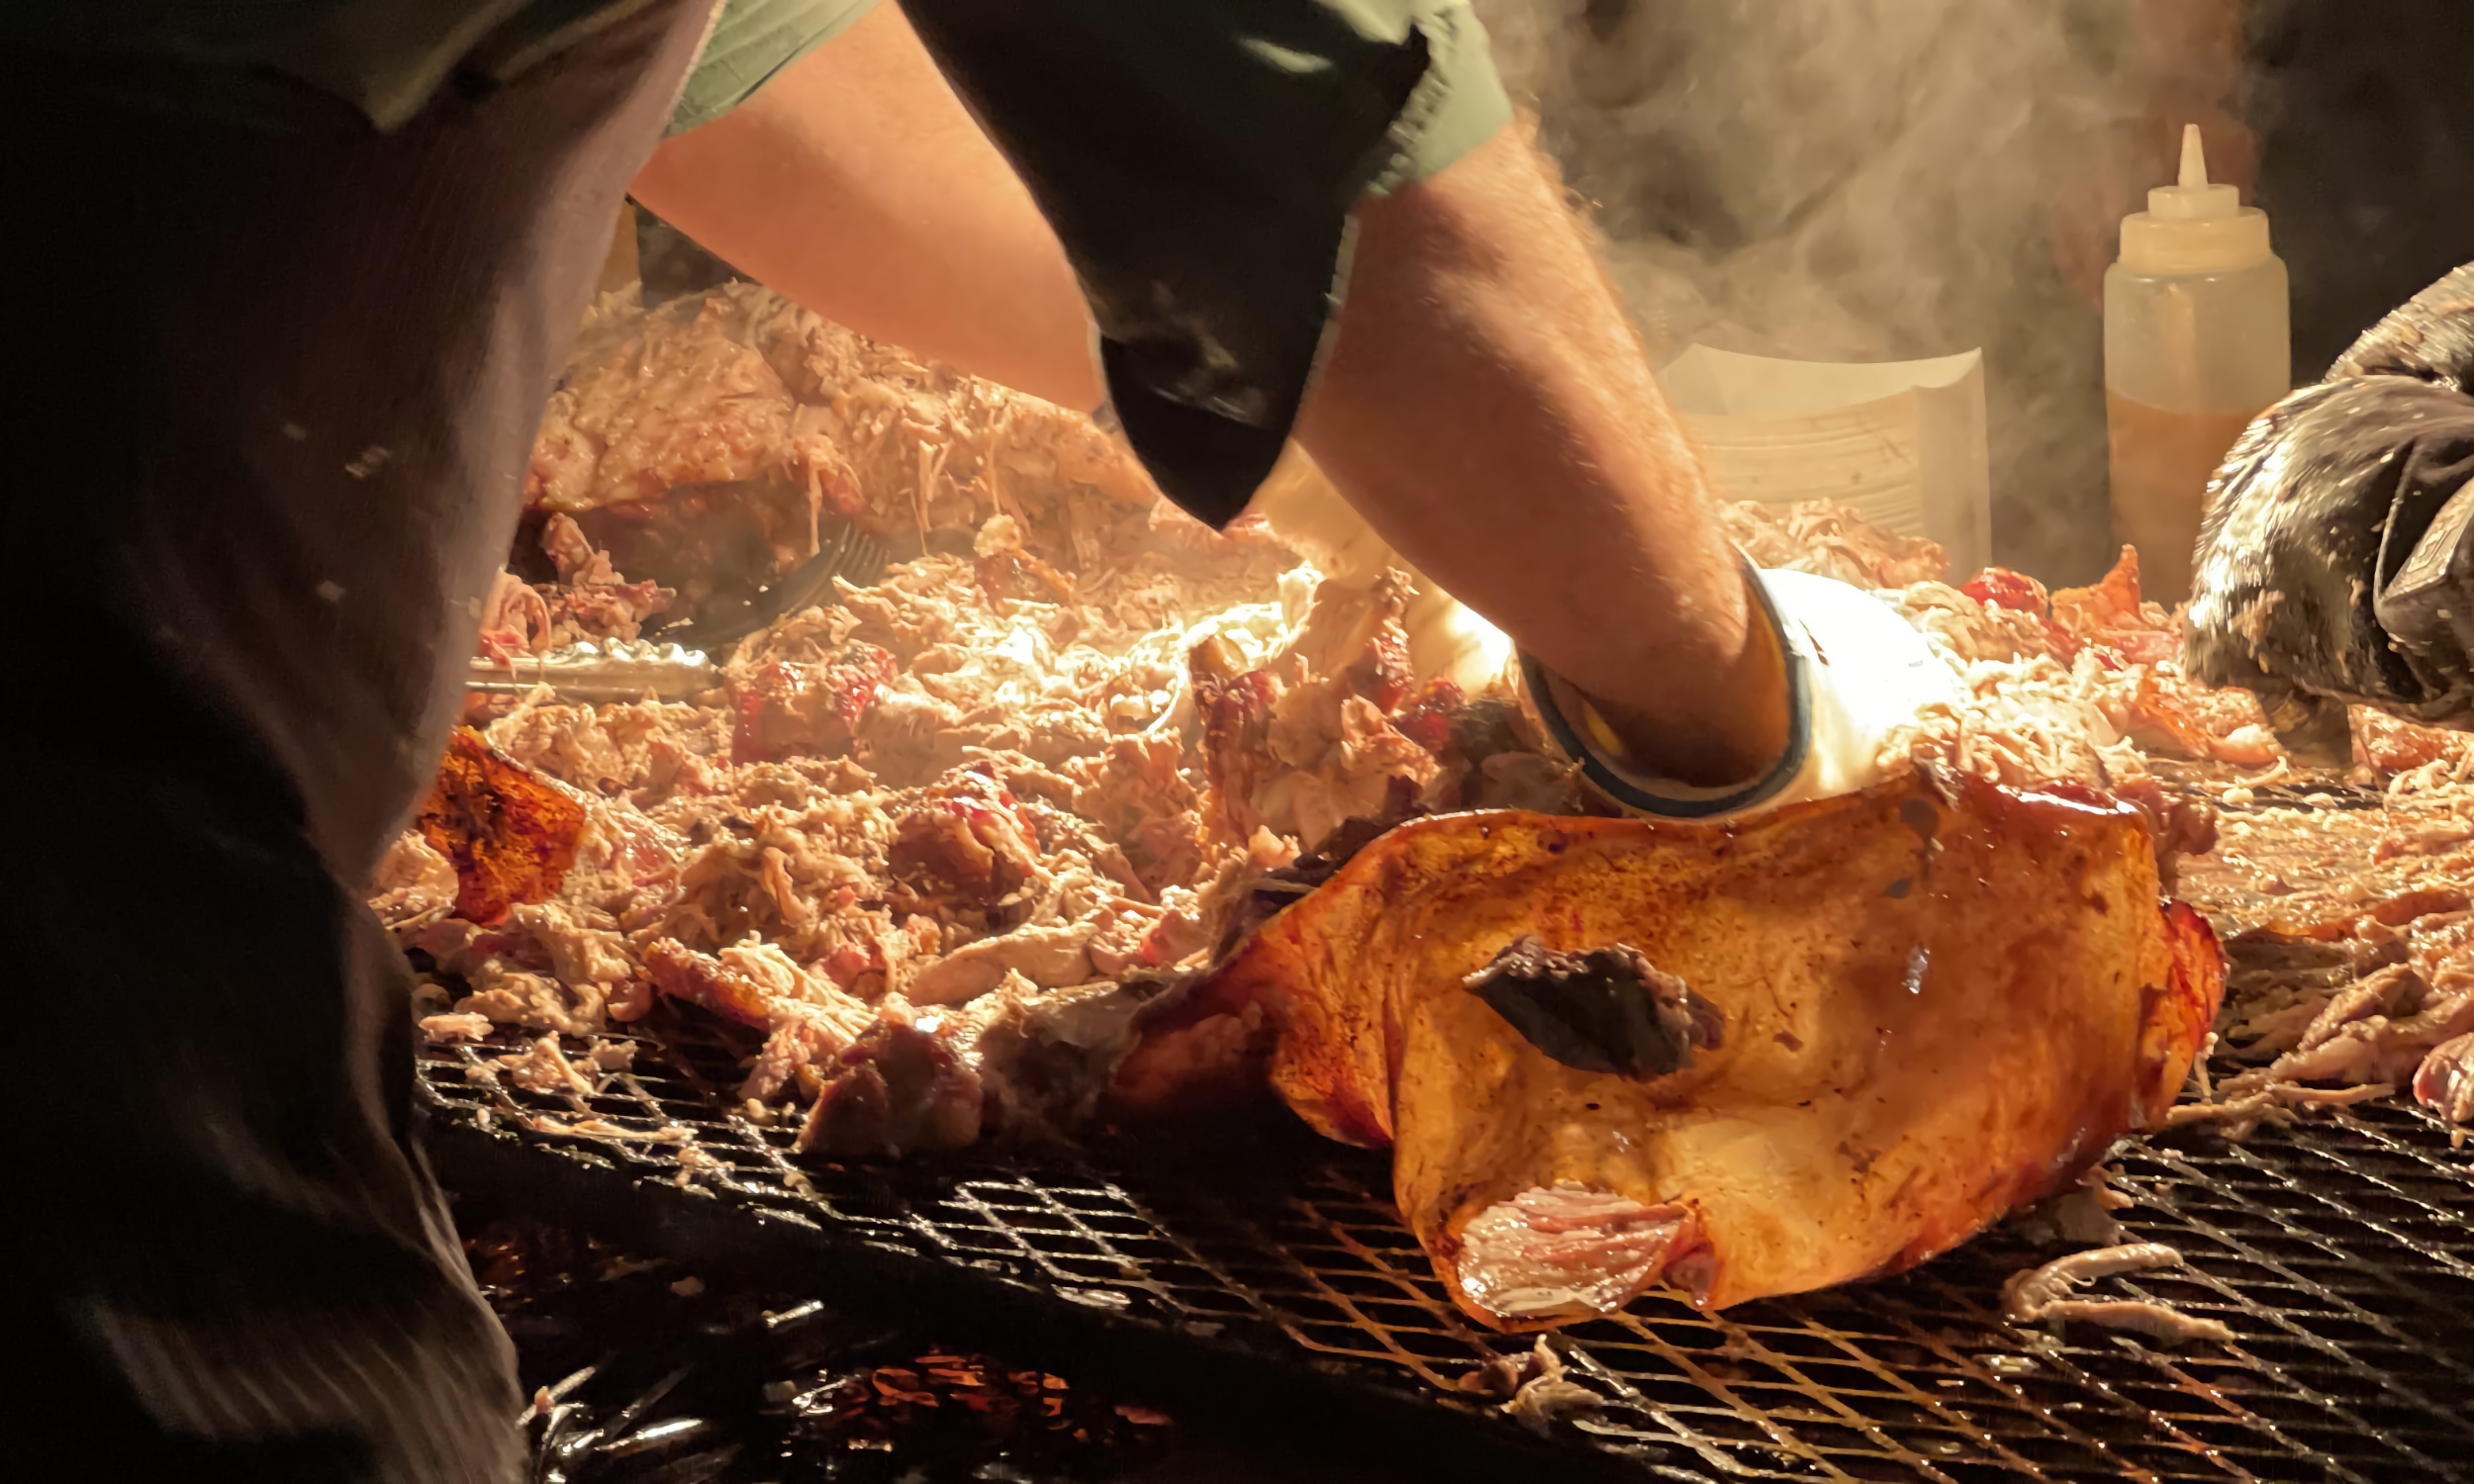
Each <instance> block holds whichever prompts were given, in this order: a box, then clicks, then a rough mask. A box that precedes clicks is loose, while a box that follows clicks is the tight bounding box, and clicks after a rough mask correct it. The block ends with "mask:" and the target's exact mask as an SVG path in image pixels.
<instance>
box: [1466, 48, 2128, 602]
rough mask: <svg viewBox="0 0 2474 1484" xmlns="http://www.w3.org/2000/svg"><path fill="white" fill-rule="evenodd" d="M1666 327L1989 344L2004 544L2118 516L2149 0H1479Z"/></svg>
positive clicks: (2098, 559) (2032, 545)
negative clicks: (2118, 436) (2117, 321)
mask: <svg viewBox="0 0 2474 1484" xmlns="http://www.w3.org/2000/svg"><path fill="white" fill-rule="evenodd" d="M1476 5H1477V9H1478V11H1479V12H1480V14H1481V15H1482V17H1483V18H1484V20H1485V22H1486V24H1487V26H1488V27H1489V29H1490V30H1491V31H1492V33H1493V36H1494V42H1495V54H1496V57H1497V59H1498V61H1499V63H1500V64H1501V66H1502V68H1503V71H1504V73H1505V80H1506V82H1507V83H1508V84H1509V85H1510V86H1511V88H1512V90H1513V93H1514V96H1515V98H1517V99H1520V100H1521V101H1523V102H1524V103H1526V104H1527V105H1528V106H1530V107H1532V108H1534V109H1535V110H1536V111H1537V113H1538V115H1539V119H1540V127H1541V135H1542V138H1543V139H1544V140H1545V142H1546V143H1547V145H1548V147H1549V148H1550V149H1551V150H1552V151H1553V152H1554V153H1555V154H1556V156H1557V157H1558V158H1559V160H1560V161H1561V162H1562V164H1563V166H1564V170H1565V174H1566V177H1567V180H1568V182H1569V184H1570V186H1571V188H1572V189H1573V190H1574V191H1575V192H1576V193H1577V194H1579V195H1580V196H1581V197H1582V198H1584V199H1585V200H1587V201H1588V202H1589V203H1590V204H1591V206H1592V208H1593V211H1594V215H1595V217H1596V220H1597V223H1598V226H1599V229H1600V231H1601V232H1603V233H1604V234H1605V236H1606V238H1607V247H1608V254H1609V257H1610V260H1611V266H1612V268H1613V271H1614V274H1615V277H1616V280H1617V282H1618V283H1619V284H1620V285H1621V286H1622V288H1623V290H1624V293H1625V295H1626V297H1627V299H1628V300H1629V301H1630V303H1631V305H1632V308H1633V311H1634V314H1635V316H1636V318H1637V319H1638V321H1639V322H1640V325H1641V327H1642V331H1643V333H1644V335H1645V336H1646V337H1647V338H1648V339H1649V341H1650V342H1651V348H1652V351H1653V353H1654V354H1655V355H1656V356H1657V357H1658V358H1659V359H1660V360H1661V361H1664V360H1665V359H1667V358H1669V357H1671V356H1673V355H1674V354H1676V353H1678V352H1680V351H1681V350H1682V349H1683V348H1684V347H1685V346H1687V345H1689V344H1691V343H1693V342H1694V341H1702V342H1706V343H1709V344H1713V345H1717V346H1721V347H1723V348H1727V349H1733V350H1742V351H1748V352H1753V353H1757V354H1767V355H1783V356H1793V357H1802V358H1809V359H1823V360H1898V359H1908V358H1912V357H1920V356H1931V355H1944V354H1949V353H1951V352H1953V351H1961V350H1966V349H1969V348H1972V347H1978V346H1980V347H1982V348H1983V350H1984V352H1985V360H1986V370H1985V375H1986V397H1987V415H1988V423H1989V433H1990V437H1991V440H1992V457H1993V519H1994V557H1995V559H1996V560H1997V561H2002V562H2006V563H2009V564H2012V565H2016V566H2020V567H2023V568H2025V569H2027V570H2029V571H2032V572H2035V573H2037V574H2039V575H2040V576H2044V577H2046V578H2047V579H2048V580H2057V581H2084V580H2086V579H2088V578H2089V577H2091V576H2092V575H2094V574H2095V573H2097V572H2099V571H2101V570H2102V569H2103V567H2104V566H2105V564H2106V562H2107V561H2108V560H2109V558H2110V556H2111V547H2110V544H2109V540H2108V536H2107V528H2106V514H2105V510H2106V501H2105V433H2104V398H2103V366H2102V333H2101V330H2102V324H2101V319H2100V316H2099V313H2098V310H2097V307H2096V305H2095V303H2094V302H2093V300H2092V298H2091V297H2090V296H2091V295H2092V294H2093V293H2094V291H2095V285H2096V281H2097V277H2098V275H2100V274H2101V272H2102V269H2103V264H2104V262H2105V261H2106V260H2108V259H2110V257H2111V255H2112V251H2113V240H2114V238H2113V232H2114V229H2115V226H2116V223H2117V221H2118V218H2119V215H2120V213H2121V212H2122V211H2124V210H2127V209H2131V207H2132V206H2134V205H2136V203H2137V201H2138V196H2139V192H2140V190H2141V189H2142V188H2143V187H2144V186H2146V185H2149V184H2156V183H2160V180H2159V179H2158V178H2156V177H2153V176H2149V175H2147V174H2145V172H2146V171H2147V170H2149V169H2151V168H2154V167H2153V166H2151V165H2150V164H2149V161H2151V160H2159V159H2161V158H2162V157H2163V150H2162V147H2161V143H2160V141H2151V140H2147V139H2143V138H2142V136H2143V135H2145V134H2148V133H2155V134H2159V135H2164V134H2167V133H2169V132H2171V131H2172V130H2173V129H2174V126H2173V124H2172V122H2171V121H2168V120H2158V119H2154V118H2152V117H2151V115H2152V113H2153V112H2154V110H2153V106H2152V104H2151V102H2150V100H2151V99H2152V98H2153V97H2154V96H2155V91H2154V76H2153V67H2152V65H2151V64H2150V58H2149V57H2147V56H2146V55H2145V54H2144V51H2143V47H2144V46H2145V42H2144V40H2143V37H2144V30H2143V28H2142V27H2141V25H2140V24H2138V23H2139V19H2140V17H2139V11H2140V0H1476Z"/></svg>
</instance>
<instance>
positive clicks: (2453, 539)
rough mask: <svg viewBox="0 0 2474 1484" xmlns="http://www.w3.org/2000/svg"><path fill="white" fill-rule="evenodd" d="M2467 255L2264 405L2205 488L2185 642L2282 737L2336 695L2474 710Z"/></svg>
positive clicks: (2215, 678) (2312, 730)
mask: <svg viewBox="0 0 2474 1484" xmlns="http://www.w3.org/2000/svg"><path fill="white" fill-rule="evenodd" d="M2469 385H2474V266H2468V267H2464V268H2459V269H2457V270H2456V271H2455V272H2453V273H2451V274H2449V275H2448V276H2447V277H2446V278H2443V279H2441V280H2440V281H2439V282H2438V283H2436V284H2433V285H2432V286H2431V287H2430V288H2428V289H2426V290H2425V291H2424V292H2423V293H2421V294H2420V295H2418V296H2416V297H2415V299H2414V301H2413V302H2412V303H2410V304H2408V305H2406V306H2405V307H2404V308H2402V309H2399V310H2398V311H2396V312H2395V313H2394V314H2391V315H2390V316H2389V317H2388V318H2387V319H2385V320H2383V321H2381V322H2380V323H2379V324H2378V325H2375V326H2373V327H2372V329H2371V330H2370V331H2369V332H2367V333H2366V334H2364V335H2363V337H2362V338H2361V339H2360V340H2358V341H2356V342H2355V344H2354V347H2353V348H2352V349H2351V350H2349V351H2347V352H2346V353H2345V355H2344V356H2343V357H2342V358H2340V359H2339V360H2338V361H2337V363H2336V364H2335V366H2334V367H2332V368H2331V370H2330V373H2329V380H2327V381H2325V382H2323V383H2321V384H2320V385H2318V386H2313V387H2305V388H2304V389H2302V390H2301V391H2298V392H2295V393H2293V394H2292V395H2291V396H2288V397H2287V398H2285V400H2284V401H2282V402H2279V403H2278V404H2277V405H2276V406H2274V407H2272V408H2270V409H2268V411H2267V412H2265V413H2263V414H2261V415H2260V417H2259V418H2258V419H2257V420H2256V421H2254V422H2252V423H2251V425H2250V426H2249V427H2248V428H2246V429H2245V430H2244V431H2243V433H2242V435H2241V437H2240V438H2239V439H2238V440H2237V441H2236V443H2235V445H2234V449H2233V452H2232V453H2231V454H2229V455H2228V456H2227V458H2226V461H2225V465H2224V467H2223V468H2222V469H2220V470H2219V471H2218V473H2217V477H2216V479H2215V481H2214V483H2213V484H2212V485H2211V487H2210V490H2209V502H2208V514H2207V518H2206V521H2205V522H2204V524H2203V526H2202V528H2201V531H2200V541H2199V551H2198V555H2197V565H2196V572H2195V575H2194V578H2193V584H2192V587H2193V596H2192V600H2191V607H2190V617H2189V632H2188V634H2187V636H2186V639H2185V642H2184V646H2183V654H2184V661H2185V664H2186V665H2187V667H2188V668H2189V670H2190V673H2191V674H2192V675H2194V676H2195V677H2197V678H2198V679H2200V680H2203V681H2206V682H2208V683H2210V684H2212V685H2220V686H2240V687H2243V688H2245V689H2248V690H2250V691H2253V692H2256V693H2258V695H2259V697H2260V700H2261V703H2262V704H2263V705H2264V706H2265V707H2266V709H2267V712H2268V719H2269V721H2270V723H2271V724H2272V725H2274V726H2275V728H2276V730H2277V731H2278V733H2279V734H2280V735H2283V736H2285V737H2286V738H2287V739H2288V742H2289V745H2292V744H2297V743H2299V744H2301V745H2302V747H2303V748H2304V750H2306V751H2307V752H2316V753H2320V754H2323V755H2327V754H2330V753H2332V752H2334V751H2336V750H2337V749H2338V748H2339V747H2341V743H2342V739H2343V736H2344V720H2343V715H2344V705H2345V703H2347V702H2362V703H2366V704H2369V705H2375V706H2379V707H2381V708H2382V709H2385V710H2389V711H2393V712H2396V713H2397V714H2399V715H2403V716H2407V717H2410V718H2413V719H2415V720H2420V721H2456V720H2459V719H2462V718H2466V717H2468V716H2469V713H2474V661H2469V658H2468V656H2469V654H2474V540H2469V532H2470V531H2474V494H2465V495H2461V494H2460V492H2461V491H2463V490H2464V489H2465V486H2466V485H2467V483H2468V480H2469V478H2470V477H2474V397H2469V396H2468V395H2467V389H2468V387H2469Z"/></svg>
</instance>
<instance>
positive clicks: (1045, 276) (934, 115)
mask: <svg viewBox="0 0 2474 1484" xmlns="http://www.w3.org/2000/svg"><path fill="white" fill-rule="evenodd" d="M633 194H634V196H635V198H636V199H637V200H638V201H641V202H642V203H644V205H645V206H647V207H649V208H651V209H652V210H653V211H654V212H656V213H657V214H659V215H660V216H661V217H662V218H663V219H664V220H666V221H668V222H670V223H671V224H672V225H674V226H676V227H677V228H679V229H680V230H681V231H683V232H687V233H688V234H689V235H690V236H693V237H695V238H696V239H697V240H698V241H699V242H701V243H703V244H704V245H705V246H707V247H709V248H711V249H712V250H713V251H714V252H716V253H718V254H719V255H720V256H721V257H723V258H724V259H726V260H727V261H729V262H730V263H731V264H732V265H733V266H735V267H737V268H739V269H741V270H742V271H744V272H746V273H748V274H751V275H752V276H754V277H755V278H757V279H758V280H760V281H762V282H763V283H765V284H766V285H767V286H769V287H771V288H773V289H776V290H778V291H779V292H781V293H783V294H786V295H788V296H789V297H791V298H792V299H794V300H796V301H798V302H799V303H800V304H802V305H805V306H807V307H808V308H809V309H811V310H814V311H815V312H816V313H818V314H820V315H823V316H825V317H826V318H828V319H831V320H835V321H838V322H839V323H841V324H844V325H850V326H851V327H852V328H854V329H858V330H860V331H862V332H864V333H866V334H870V335H874V336H876V337H877V338H879V339H883V340H888V341H892V342H893V343H896V344H899V345H902V346H904V347H905V348H906V349H910V350H913V351H916V352H918V353H920V354H922V355H928V356H933V357H935V358H937V359H939V360H943V361H948V362H951V363H952V364H954V365H956V366H959V367H961V368H963V369H965V370H968V371H971V372H974V373H976V374H978V375H981V376H986V377H988V378H990V379H991V380H994V381H999V382H1002V383H1004V384H1006V385H1007V386H1011V387H1015V388H1018V389H1020V390H1022V391H1026V392H1029V393H1031V394H1033V395H1035V396H1039V397H1044V398H1047V399H1048V400H1049V401H1051V402H1055V403H1058V404H1060V405H1062V406H1065V407H1071V408H1077V409H1088V408H1094V407H1097V406H1098V405H1099V402H1100V398H1101V391H1100V384H1099V378H1098V372H1097V370H1096V369H1095V368H1094V365H1093V364H1092V356H1091V329H1090V319H1089V313H1088V311H1087V310H1086V309H1085V307H1084V304H1083V296H1082V291H1081V289H1080V288H1079V287H1078V286H1077V285H1076V283H1075V281H1074V274H1073V270H1072V269H1071V268H1070V267H1068V266H1067V263H1066V258H1065V251H1064V249H1063V248H1062V247H1060V246H1059V245H1058V244H1057V239H1056V235H1055V234H1054V233H1053V232H1050V231H1049V229H1048V224H1047V223H1046V222H1044V221H1043V220H1041V218H1040V215H1039V211H1038V209H1037V208H1036V207H1034V206H1033V205H1032V204H1031V198H1030V194H1029V193H1028V192H1027V191H1025V190H1024V189H1023V187H1022V183H1021V182H1020V181H1019V180H1017V179H1016V178H1015V177H1014V174H1013V171H1012V170H1011V168H1010V167H1009V166H1007V165H1006V163H1005V161H1004V158H1003V156H1001V155H1000V154H999V153H998V152H997V148H996V146H995V145H994V144H992V143H990V142H989V140H988V138H987V137H986V136H985V135H983V134H982V133H981V132H980V129H979V126H978V125H977V124H974V123H973V122H972V120H971V117H970V115H969V114H968V113H967V112H965V111H964V109H963V107H962V104H961V102H960V100H958V99H957V98H955V97H954V94H953V90H952V89H951V88H950V87H948V86H947V85H946V83H945V79H944V78H943V76H942V75H941V74H939V73H938V71H937V70H936V65H935V63H934V62H932V61H931V60H929V58H928V55H927V52H926V51H925V49H923V48H922V47H921V46H920V45H919V41H918V38H917V37H916V36H915V35H913V34H912V32H911V30H910V24H909V22H907V21H906V20H904V18H903V14H902V11H901V9H900V7H898V6H894V5H880V6H878V7H877V8H876V9H875V10H873V11H871V12H870V13H869V14H868V15H867V16H865V17H863V18H862V19H860V20H859V21H858V22H856V23H855V24H853V25H852V27H851V28H850V30H848V31H846V32H844V33H843V34H842V35H841V36H839V37H836V38H835V39H834V40H832V41H831V42H828V43H827V44H825V45H824V46H820V47H818V48H817V49H816V50H814V51H812V52H810V53H809V55H808V56H806V57H805V58H803V59H802V60H800V61H799V62H798V63H796V64H795V65H793V66H792V67H791V68H790V69H789V70H788V71H786V72H784V73H783V74H782V75H780V76H778V77H776V78H774V79H773V80H772V81H771V82H770V83H768V84H767V85H766V86H765V88H764V90H763V91H761V92H759V93H758V94H756V96H755V97H753V98H751V99H749V100H748V101H747V102H746V103H744V104H742V105H741V106H740V107H739V108H737V109H735V110H733V111H732V112H730V113H728V114H725V115H723V116H722V117H721V118H719V119H716V120H714V122H713V123H711V124H708V125H706V126H704V127H703V128H701V129H698V130H695V131H693V132H691V133H688V134H685V135H681V136H679V137H678V138H676V139H670V140H668V141H666V142H665V143H663V144H662V146H661V147H660V148H659V149H657V150H655V151H654V153H653V157H652V159H651V161H650V162H648V163H647V164H646V165H645V167H644V169H643V171H642V173H640V174H639V175H637V177H636V179H635V184H634V187H633Z"/></svg>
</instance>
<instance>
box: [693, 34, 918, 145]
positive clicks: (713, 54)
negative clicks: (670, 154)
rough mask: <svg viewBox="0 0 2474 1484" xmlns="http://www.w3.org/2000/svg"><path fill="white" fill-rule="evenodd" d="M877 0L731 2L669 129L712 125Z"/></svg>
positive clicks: (694, 73) (826, 40)
mask: <svg viewBox="0 0 2474 1484" xmlns="http://www.w3.org/2000/svg"><path fill="white" fill-rule="evenodd" d="M876 3H877V0H729V3H728V4H726V5H724V6H723V7H722V10H721V15H720V18H719V19H717V20H716V21H714V30H713V39H712V40H711V41H709V42H707V43H706V44H705V54H704V55H703V56H702V57H701V58H699V59H698V61H697V63H696V70H695V72H693V73H692V74H690V76H689V77H688V80H687V90H686V91H685V92H683V93H681V94H680V95H679V107H678V110H677V112H675V113H673V114H672V115H671V116H670V133H672V134H674V135H679V134H685V133H687V132H688V131H689V130H691V129H694V128H696V127H697V126H698V125H700V124H710V123H712V122H713V121H714V120H715V119H718V118H720V117H721V116H722V115H723V114H726V113H728V112H729V111H730V110H732V109H734V108H736V107H738V106H739V105H740V104H742V103H744V102H746V101H747V100H748V99H749V98H751V97H753V96H755V93H756V90H757V89H758V88H761V87H763V86H764V85H765V84H766V83H767V82H770V81H771V80H772V79H773V77H774V75H775V74H776V73H778V72H780V71H782V69H784V68H785V67H788V66H789V65H790V64H791V63H793V62H795V61H797V60H799V59H800V58H801V57H803V56H806V55H807V54H808V53H809V52H810V51H813V50H815V49H816V48H817V47H818V46H823V45H824V44H825V43H826V42H829V41H831V40H833V38H835V37H837V36H839V35H841V34H842V32H843V31H844V30H845V29H847V28H848V27H849V26H850V24H851V23H852V22H854V21H856V20H858V19H859V18H860V17H861V16H863V15H866V14H867V13H868V11H869V10H870V9H871V8H873V7H874V6H875V5H876Z"/></svg>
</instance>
